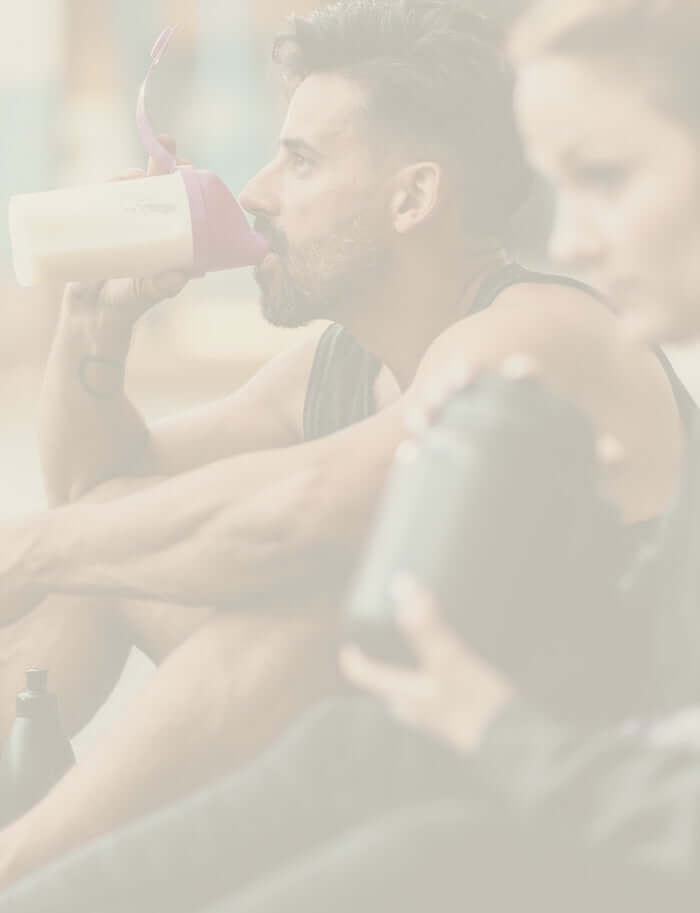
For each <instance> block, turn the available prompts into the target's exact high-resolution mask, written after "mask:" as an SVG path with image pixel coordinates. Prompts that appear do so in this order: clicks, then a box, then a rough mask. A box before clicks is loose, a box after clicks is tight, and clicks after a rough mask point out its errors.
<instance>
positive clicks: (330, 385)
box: [304, 263, 697, 441]
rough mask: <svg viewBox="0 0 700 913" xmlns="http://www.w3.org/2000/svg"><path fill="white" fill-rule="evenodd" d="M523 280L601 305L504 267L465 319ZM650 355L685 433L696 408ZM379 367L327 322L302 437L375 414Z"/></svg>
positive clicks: (573, 283)
mask: <svg viewBox="0 0 700 913" xmlns="http://www.w3.org/2000/svg"><path fill="white" fill-rule="evenodd" d="M522 282H526V283H536V284H539V285H541V284H549V285H566V286H569V287H572V288H578V289H580V290H581V291H584V292H586V293H587V294H589V295H591V296H592V297H594V298H596V299H597V300H598V301H602V302H603V303H605V299H604V297H603V296H602V295H600V294H598V292H596V291H595V289H593V288H591V287H590V286H589V285H586V284H585V283H583V282H579V281H578V280H576V279H570V278H568V277H565V276H554V275H549V274H547V273H536V272H533V271H532V270H528V269H525V268H524V267H522V266H520V264H518V263H508V264H506V265H505V266H504V267H502V268H501V269H499V270H497V271H496V272H494V273H492V274H491V275H490V276H488V277H487V278H486V279H485V280H484V282H483V283H482V284H481V286H480V287H479V290H478V292H477V294H476V296H475V299H474V304H473V306H472V308H471V310H470V312H469V313H470V315H471V314H478V313H479V312H480V311H485V310H486V309H487V308H488V307H489V306H490V305H491V304H492V303H493V302H494V301H495V300H496V298H497V297H498V296H499V295H500V294H501V292H503V291H505V289H507V288H510V287H511V286H512V285H517V284H519V283H522ZM655 351H656V355H657V357H658V359H659V361H660V362H661V365H662V366H663V369H664V371H665V372H666V375H667V377H668V379H669V383H670V384H671V387H672V389H673V394H674V396H675V399H676V403H677V405H678V410H679V413H680V415H681V419H682V421H683V424H684V427H685V428H686V429H690V428H691V426H692V425H693V423H694V416H695V414H696V412H697V407H696V405H695V403H694V401H693V399H692V398H691V396H690V394H689V393H688V391H687V390H686V389H685V387H684V386H683V384H682V383H681V381H680V379H679V378H678V376H677V374H676V372H675V371H674V370H673V367H672V366H671V364H670V362H669V360H668V358H667V357H666V356H665V355H664V353H663V352H661V350H659V349H656V350H655ZM381 367H382V365H381V362H380V360H379V359H378V358H377V357H376V356H375V355H372V354H371V353H370V352H368V351H367V350H366V349H365V348H363V347H362V346H361V345H360V343H359V342H358V341H357V340H356V339H355V337H354V336H353V335H352V333H350V331H349V330H346V329H345V327H343V326H341V325H340V324H338V323H333V324H331V325H330V326H329V327H328V328H327V329H326V330H325V332H324V333H323V335H322V336H321V338H320V340H319V343H318V347H317V349H316V354H315V356H314V361H313V366H312V368H311V374H310V377H309V383H308V386H307V389H306V399H305V402H304V439H305V440H307V441H312V440H315V439H316V438H320V437H325V436H326V435H328V434H333V432H335V431H340V430H341V429H342V428H346V427H347V426H348V425H352V424H354V423H355V422H359V421H362V420H363V419H365V418H369V417H370V416H371V415H374V413H375V411H376V403H375V400H374V383H375V381H376V379H377V375H378V374H379V371H380V370H381Z"/></svg>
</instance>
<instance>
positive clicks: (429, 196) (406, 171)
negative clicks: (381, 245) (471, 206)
mask: <svg viewBox="0 0 700 913" xmlns="http://www.w3.org/2000/svg"><path fill="white" fill-rule="evenodd" d="M394 181H395V188H394V192H393V193H392V195H391V202H390V205H391V218H392V223H393V226H394V230H395V231H397V232H399V234H405V233H406V232H409V231H412V230H413V229H414V228H416V227H417V226H418V225H421V224H422V223H423V222H425V221H426V219H428V218H429V216H430V215H431V213H432V212H433V211H434V210H435V207H436V206H437V202H438V198H439V194H440V185H441V181H442V169H441V167H440V165H438V164H437V162H414V163H413V164H411V165H406V166H405V167H404V168H402V169H401V171H399V173H398V174H397V175H396V177H395V179H394Z"/></svg>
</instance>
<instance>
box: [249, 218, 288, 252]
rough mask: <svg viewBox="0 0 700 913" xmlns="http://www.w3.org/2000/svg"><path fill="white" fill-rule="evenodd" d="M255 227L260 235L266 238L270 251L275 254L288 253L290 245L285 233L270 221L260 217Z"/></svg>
mask: <svg viewBox="0 0 700 913" xmlns="http://www.w3.org/2000/svg"><path fill="white" fill-rule="evenodd" d="M253 227H254V229H255V231H256V232H257V233H258V234H260V235H262V236H263V238H265V240H266V241H267V243H268V246H269V248H270V250H271V251H273V253H276V254H286V253H287V250H288V247H289V245H288V243H287V238H286V236H285V234H284V232H282V231H280V230H279V229H278V228H275V226H274V225H273V224H272V222H270V220H269V219H265V218H263V217H262V216H258V217H257V218H256V219H255V224H254V226H253Z"/></svg>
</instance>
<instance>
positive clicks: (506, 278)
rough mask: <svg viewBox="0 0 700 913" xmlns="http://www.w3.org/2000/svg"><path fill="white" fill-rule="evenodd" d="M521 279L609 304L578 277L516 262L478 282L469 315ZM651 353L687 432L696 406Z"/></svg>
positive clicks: (658, 351)
mask: <svg viewBox="0 0 700 913" xmlns="http://www.w3.org/2000/svg"><path fill="white" fill-rule="evenodd" d="M523 282H524V283H529V284H537V285H566V286H569V288H575V289H578V290H579V291H582V292H585V293H586V294H587V295H590V296H591V297H592V298H595V299H596V301H600V302H601V303H602V304H604V305H605V306H606V307H608V308H610V307H611V305H610V302H609V300H608V299H607V298H606V297H605V296H604V295H602V294H601V293H600V292H598V291H596V289H594V288H592V287H591V286H590V285H587V284H586V283H585V282H581V281H579V280H578V279H572V278H570V277H569V276H558V275H556V274H552V273H538V272H535V271H534V270H529V269H526V268H525V267H524V266H521V265H520V264H519V263H508V264H506V265H505V266H504V267H502V268H501V269H499V270H497V271H496V272H494V273H492V274H491V275H490V276H488V277H487V278H486V279H485V280H484V282H483V283H482V284H481V286H480V288H479V291H478V292H477V294H476V297H475V299H474V305H473V307H472V309H471V310H470V312H469V313H470V315H472V314H478V313H479V312H480V311H485V310H486V309H487V308H488V307H489V306H490V305H491V304H492V303H493V302H494V301H495V300H496V298H497V297H498V296H499V295H500V294H501V292H503V291H505V290H506V289H507V288H510V286H512V285H518V284H520V283H523ZM653 352H654V354H655V355H656V357H657V358H658V360H659V362H660V363H661V367H662V368H663V369H664V372H665V373H666V376H667V378H668V381H669V383H670V384H671V389H672V390H673V396H674V398H675V400H676V405H677V406H678V412H679V415H680V417H681V421H682V422H683V426H684V428H685V429H686V432H687V433H689V432H690V429H691V428H692V427H693V425H694V423H695V421H696V415H697V413H698V407H697V405H696V404H695V401H694V400H693V398H692V396H691V395H690V393H688V391H687V390H686V388H685V386H684V385H683V383H682V381H681V379H680V378H679V377H678V375H677V374H676V372H675V370H674V368H673V366H672V365H671V362H670V361H669V360H668V357H667V356H666V355H665V353H664V352H663V351H662V350H661V349H660V348H658V347H657V346H654V347H653Z"/></svg>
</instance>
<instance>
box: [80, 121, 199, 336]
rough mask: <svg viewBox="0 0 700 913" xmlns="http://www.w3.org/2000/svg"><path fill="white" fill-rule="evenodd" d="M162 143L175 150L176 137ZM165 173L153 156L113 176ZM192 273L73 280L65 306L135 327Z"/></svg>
mask: <svg viewBox="0 0 700 913" xmlns="http://www.w3.org/2000/svg"><path fill="white" fill-rule="evenodd" d="M158 139H159V141H160V143H161V145H162V146H165V147H166V148H167V149H168V151H170V152H172V154H173V155H174V154H175V140H174V139H172V138H171V137H169V136H167V135H166V134H161V135H160V136H159V137H158ZM177 162H178V164H179V165H188V164H190V163H189V161H188V160H187V159H180V158H179V159H178V160H177ZM159 174H163V172H162V171H160V170H159V168H158V166H157V165H156V163H155V162H154V161H153V159H149V160H148V166H147V169H146V171H143V170H142V169H140V168H131V169H129V170H128V171H125V172H124V173H123V174H120V175H117V177H115V178H113V179H112V180H114V181H133V180H137V179H139V178H145V177H155V176H156V175H159ZM188 279H189V276H188V274H187V273H184V272H176V271H171V272H167V273H162V274H161V275H159V276H153V277H146V278H140V279H110V280H108V281H106V282H100V283H96V284H90V285H85V284H82V283H77V282H71V283H69V284H68V285H67V286H66V289H65V293H64V299H63V307H64V309H67V310H70V312H71V313H72V314H74V315H76V316H78V315H80V314H83V315H85V316H94V315H97V316H99V317H100V319H102V320H105V321H106V322H107V323H110V324H113V325H123V326H125V327H128V328H131V327H132V326H133V324H134V323H135V322H136V321H137V320H138V319H139V317H141V316H142V314H144V313H145V312H146V311H147V310H149V309H150V308H151V307H153V306H154V305H156V304H158V302H160V301H163V300H164V299H165V298H172V297H174V296H175V295H177V294H178V293H179V292H180V291H182V289H183V288H184V286H185V285H186V284H187V281H188Z"/></svg>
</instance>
